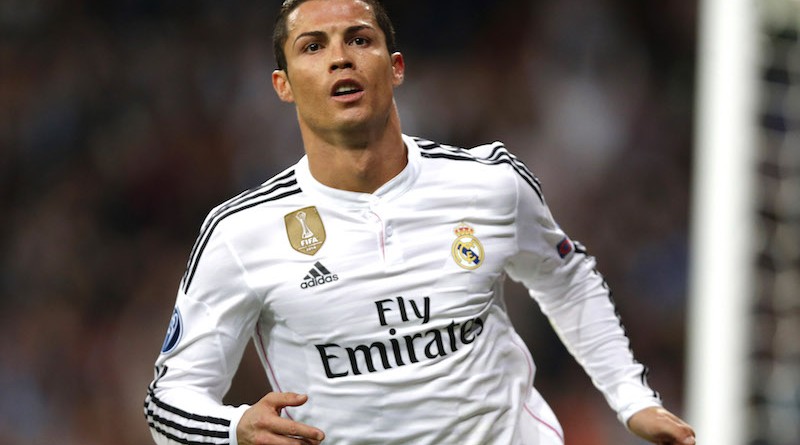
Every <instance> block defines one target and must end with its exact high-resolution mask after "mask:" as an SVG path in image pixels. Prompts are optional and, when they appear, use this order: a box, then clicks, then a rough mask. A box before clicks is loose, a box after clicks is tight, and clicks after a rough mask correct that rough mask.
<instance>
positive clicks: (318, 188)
mask: <svg viewBox="0 0 800 445" xmlns="http://www.w3.org/2000/svg"><path fill="white" fill-rule="evenodd" d="M403 143H404V144H405V146H406V148H407V151H408V163H407V164H406V166H405V168H404V169H403V170H402V171H401V172H400V173H399V174H398V175H397V176H395V177H394V178H392V179H390V180H389V181H388V182H386V183H385V184H383V185H382V186H380V188H378V189H377V190H375V192H374V193H360V192H351V191H347V190H339V189H335V188H332V187H328V186H327V185H324V184H322V183H320V182H319V181H317V180H316V179H314V177H313V176H312V175H311V171H310V170H309V168H308V156H303V157H302V158H300V160H299V161H298V162H297V165H296V166H295V173H296V174H297V182H298V184H299V185H300V188H301V189H302V190H303V191H304V192H305V193H308V194H309V195H312V196H314V195H316V196H315V197H317V198H322V199H324V200H325V201H333V202H334V203H335V204H336V205H339V206H347V207H362V206H364V205H370V204H374V203H376V202H388V201H391V200H393V199H395V198H397V197H399V196H402V195H403V194H404V193H405V192H406V191H408V189H410V188H411V186H412V185H414V182H416V180H417V178H418V177H419V172H420V149H419V146H418V145H417V143H416V142H415V141H414V139H413V138H411V137H410V136H407V135H405V134H404V135H403Z"/></svg>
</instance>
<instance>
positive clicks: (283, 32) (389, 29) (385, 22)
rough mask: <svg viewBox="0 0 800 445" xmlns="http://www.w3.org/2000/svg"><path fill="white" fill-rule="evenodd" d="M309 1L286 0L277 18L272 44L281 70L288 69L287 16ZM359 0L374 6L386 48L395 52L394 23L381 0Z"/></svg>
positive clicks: (376, 19)
mask: <svg viewBox="0 0 800 445" xmlns="http://www.w3.org/2000/svg"><path fill="white" fill-rule="evenodd" d="M307 1H308V0H284V2H283V4H282V5H281V9H280V11H279V12H278V17H277V18H276V19H275V28H274V30H273V32H272V46H273V51H274V53H275V62H277V64H278V69H279V70H286V53H285V52H284V51H283V46H284V45H285V44H286V39H288V38H289V29H288V28H287V25H286V20H287V17H288V16H289V14H291V13H292V11H294V10H295V9H297V7H298V6H300V5H301V4H303V3H305V2H307ZM359 1H361V2H364V3H366V4H367V5H369V6H370V8H372V12H373V14H375V21H376V22H378V27H379V28H380V29H381V31H383V34H384V36H386V49H387V50H388V51H389V54H391V53H393V52H395V51H396V42H395V35H394V25H393V24H392V20H391V19H390V18H389V14H388V13H387V12H386V9H385V8H384V7H383V5H381V2H380V1H379V0H359Z"/></svg>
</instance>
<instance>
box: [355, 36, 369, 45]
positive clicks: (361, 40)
mask: <svg viewBox="0 0 800 445" xmlns="http://www.w3.org/2000/svg"><path fill="white" fill-rule="evenodd" d="M350 44H351V45H356V46H366V45H367V44H369V39H367V38H366V37H355V38H353V40H351V41H350Z"/></svg>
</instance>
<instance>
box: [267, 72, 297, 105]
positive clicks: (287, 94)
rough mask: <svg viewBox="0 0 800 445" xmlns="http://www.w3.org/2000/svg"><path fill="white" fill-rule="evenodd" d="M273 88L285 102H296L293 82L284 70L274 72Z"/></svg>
mask: <svg viewBox="0 0 800 445" xmlns="http://www.w3.org/2000/svg"><path fill="white" fill-rule="evenodd" d="M272 88H273V89H275V92H276V93H277V94H278V98H279V99H280V100H282V101H284V102H288V103H292V102H294V93H292V84H291V83H289V76H288V75H287V74H286V71H284V70H275V71H273V72H272Z"/></svg>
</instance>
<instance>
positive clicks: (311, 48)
mask: <svg viewBox="0 0 800 445" xmlns="http://www.w3.org/2000/svg"><path fill="white" fill-rule="evenodd" d="M321 49H322V45H320V44H319V43H317V42H311V43H309V44H308V45H306V46H304V47H303V52H306V53H315V52H317V51H319V50H321Z"/></svg>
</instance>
